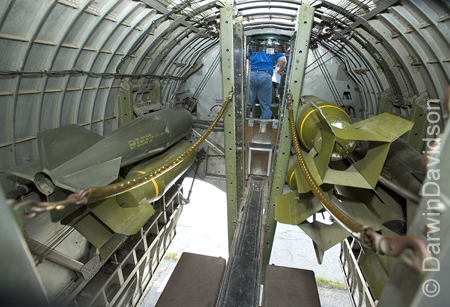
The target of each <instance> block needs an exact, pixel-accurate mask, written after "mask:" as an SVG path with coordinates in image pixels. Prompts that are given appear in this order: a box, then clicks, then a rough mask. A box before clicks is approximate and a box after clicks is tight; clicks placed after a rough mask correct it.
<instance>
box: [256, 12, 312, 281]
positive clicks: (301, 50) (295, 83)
mask: <svg viewBox="0 0 450 307" xmlns="http://www.w3.org/2000/svg"><path fill="white" fill-rule="evenodd" d="M313 19H314V8H313V7H311V6H310V5H309V4H303V5H302V6H301V7H300V9H299V11H298V17H297V26H296V27H297V35H296V38H295V45H294V48H293V49H292V51H291V56H290V59H289V68H288V71H290V78H289V84H288V87H287V90H288V91H290V93H291V94H292V97H293V109H294V115H295V116H296V115H297V110H298V106H299V101H300V94H301V91H302V85H303V79H304V75H305V67H306V60H307V57H308V51H309V41H310V38H311V30H312V26H313ZM286 96H287V95H286V94H285V95H284V100H285V101H284V103H283V105H282V108H283V110H282V116H281V117H280V121H281V123H282V126H281V134H279V135H278V144H279V145H278V148H277V156H276V162H275V172H274V175H273V181H272V186H271V188H270V198H269V199H270V200H269V206H268V209H267V221H266V228H265V233H264V244H263V261H262V268H263V269H262V276H261V280H264V268H265V267H266V265H267V264H269V259H270V253H271V252H272V245H273V238H274V236H275V229H276V225H277V222H276V220H275V198H276V197H277V196H279V195H281V194H283V188H284V183H285V178H286V171H287V168H288V162H289V154H290V149H291V144H292V135H291V132H290V129H289V119H288V116H287V112H286ZM285 114H286V116H285Z"/></svg>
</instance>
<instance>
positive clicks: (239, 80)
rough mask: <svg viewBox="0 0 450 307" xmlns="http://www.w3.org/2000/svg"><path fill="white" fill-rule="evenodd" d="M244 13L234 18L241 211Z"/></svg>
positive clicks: (236, 119) (235, 117) (236, 117)
mask: <svg viewBox="0 0 450 307" xmlns="http://www.w3.org/2000/svg"><path fill="white" fill-rule="evenodd" d="M242 19H243V18H242V13H238V16H236V18H235V19H234V29H235V31H234V35H233V40H234V46H233V47H234V48H233V57H234V104H233V107H234V120H235V122H234V125H235V146H236V147H235V150H236V194H237V200H238V205H237V207H238V212H240V211H241V204H243V202H242V198H243V196H244V190H245V145H244V131H245V126H244V124H245V107H246V104H245V101H247V100H246V99H245V97H244V83H245V78H244V63H245V59H246V57H245V54H244V51H245V48H244V46H245V42H244V40H245V39H244V29H243V26H242Z"/></svg>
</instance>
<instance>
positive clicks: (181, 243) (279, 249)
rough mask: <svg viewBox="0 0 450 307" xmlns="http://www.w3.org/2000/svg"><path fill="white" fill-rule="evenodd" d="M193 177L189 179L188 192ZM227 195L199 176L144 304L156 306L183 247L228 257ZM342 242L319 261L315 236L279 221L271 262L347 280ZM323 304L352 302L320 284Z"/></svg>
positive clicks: (331, 306)
mask: <svg viewBox="0 0 450 307" xmlns="http://www.w3.org/2000/svg"><path fill="white" fill-rule="evenodd" d="M190 183H191V180H190V179H187V180H185V182H184V184H185V189H184V190H185V194H187V191H188V190H189V187H190ZM226 217H227V215H226V196H225V193H223V192H221V191H220V190H218V189H216V188H215V187H213V186H211V185H209V184H207V183H204V182H201V181H199V180H197V181H196V182H195V184H194V190H193V192H192V195H191V205H187V206H185V207H184V209H183V213H182V214H181V217H180V219H179V221H178V226H177V235H176V237H175V239H174V241H173V243H172V245H171V247H170V248H169V253H168V255H169V257H168V258H166V259H164V261H163V262H162V264H161V267H160V268H159V270H158V272H157V276H156V277H155V278H154V279H153V281H152V286H151V288H150V289H149V291H148V292H147V295H146V296H145V298H144V300H143V301H142V304H141V307H153V306H155V304H156V302H157V301H158V298H159V296H160V295H161V292H162V291H163V289H164V286H165V284H166V283H167V281H168V280H169V277H170V274H171V273H172V271H173V269H174V268H175V265H176V263H177V260H175V259H173V258H175V257H176V256H178V257H179V256H181V254H182V253H183V251H186V252H191V253H198V254H204V255H210V256H216V257H223V258H225V259H228V251H227V233H226V232H227V224H226V223H227V222H226ZM338 259H339V246H338V245H337V246H335V247H333V248H331V249H330V250H328V251H327V252H325V256H324V260H323V264H322V265H319V264H318V263H317V261H316V257H315V254H314V250H313V245H312V242H311V239H310V238H309V237H308V236H307V235H306V234H305V233H303V232H302V230H301V229H300V228H298V227H296V226H290V225H285V224H278V225H277V231H276V233H275V241H274V247H273V250H272V256H271V259H270V263H271V264H276V265H279V266H286V267H296V268H301V269H309V270H313V271H314V272H315V275H316V277H318V276H319V277H323V278H326V279H330V280H337V281H340V282H342V283H344V276H343V274H342V270H341V268H340V265H339V260H338ZM319 296H320V301H321V304H322V306H323V307H334V306H336V307H338V306H339V307H344V306H349V307H350V306H352V305H351V302H350V298H349V295H348V293H347V291H346V290H338V289H329V288H324V287H319Z"/></svg>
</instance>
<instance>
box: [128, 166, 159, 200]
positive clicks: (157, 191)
mask: <svg viewBox="0 0 450 307" xmlns="http://www.w3.org/2000/svg"><path fill="white" fill-rule="evenodd" d="M130 173H139V174H147V173H146V172H144V171H132V172H130ZM152 182H153V185H154V186H155V191H156V194H155V197H157V196H158V194H159V188H158V184H157V183H156V181H155V179H153V180H152Z"/></svg>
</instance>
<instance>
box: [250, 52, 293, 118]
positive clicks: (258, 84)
mask: <svg viewBox="0 0 450 307" xmlns="http://www.w3.org/2000/svg"><path fill="white" fill-rule="evenodd" d="M250 62H251V78H250V109H249V111H250V112H251V111H252V108H253V104H254V103H255V99H256V98H258V100H259V105H260V107H261V119H271V118H272V111H270V105H271V104H272V75H273V67H274V66H275V64H276V63H277V62H278V63H279V65H280V66H279V67H277V71H278V72H279V73H281V72H282V71H283V70H284V67H285V66H286V57H285V56H284V53H278V52H275V53H274V54H271V55H269V54H266V53H265V52H255V53H252V55H251V56H250Z"/></svg>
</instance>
